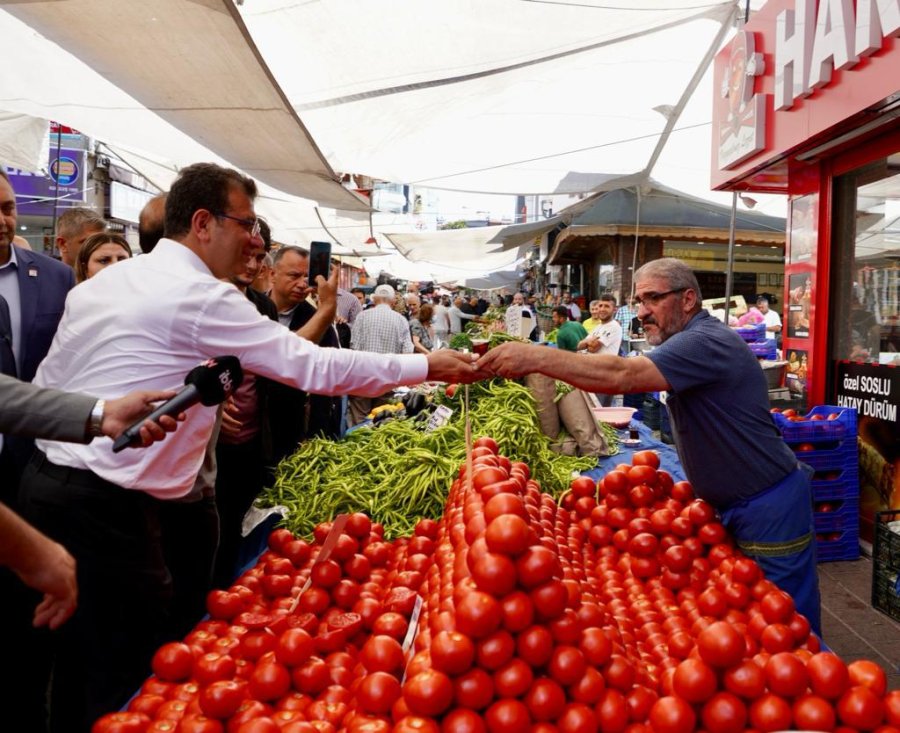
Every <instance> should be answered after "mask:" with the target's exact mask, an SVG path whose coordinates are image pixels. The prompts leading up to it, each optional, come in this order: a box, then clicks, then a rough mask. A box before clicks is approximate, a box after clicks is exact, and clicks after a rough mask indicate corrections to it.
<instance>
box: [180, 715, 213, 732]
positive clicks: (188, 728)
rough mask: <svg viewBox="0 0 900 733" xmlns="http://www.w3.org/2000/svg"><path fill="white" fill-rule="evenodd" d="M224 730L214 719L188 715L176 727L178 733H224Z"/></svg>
mask: <svg viewBox="0 0 900 733" xmlns="http://www.w3.org/2000/svg"><path fill="white" fill-rule="evenodd" d="M224 731H225V728H224V727H223V726H222V724H221V723H220V722H219V721H218V720H216V719H215V718H207V717H206V716H205V715H188V716H186V717H185V718H184V719H182V721H181V723H180V724H179V727H178V732H179V733H224Z"/></svg>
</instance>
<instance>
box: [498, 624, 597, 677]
mask: <svg viewBox="0 0 900 733" xmlns="http://www.w3.org/2000/svg"><path fill="white" fill-rule="evenodd" d="M598 631H599V629H598ZM600 633H601V634H602V632H600ZM611 651H612V649H611V647H610V652H611ZM516 653H517V654H518V655H519V657H520V658H521V659H523V660H525V661H526V662H527V663H528V664H530V665H531V666H532V667H542V666H544V665H545V664H546V663H547V662H549V661H550V657H551V655H552V654H553V635H552V634H551V633H550V630H549V629H547V627H546V626H537V625H536V626H531V627H529V628H527V629H525V631H522V632H520V633H519V635H518V637H517V638H516ZM585 653H588V652H585ZM598 658H599V657H598Z"/></svg>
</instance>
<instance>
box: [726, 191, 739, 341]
mask: <svg viewBox="0 0 900 733" xmlns="http://www.w3.org/2000/svg"><path fill="white" fill-rule="evenodd" d="M737 200H738V193H737V191H732V192H731V223H730V224H729V225H728V265H727V268H728V269H727V270H726V271H725V325H726V326H727V325H728V313H729V311H730V308H729V306H730V305H731V289H732V287H733V279H734V225H735V219H736V218H737Z"/></svg>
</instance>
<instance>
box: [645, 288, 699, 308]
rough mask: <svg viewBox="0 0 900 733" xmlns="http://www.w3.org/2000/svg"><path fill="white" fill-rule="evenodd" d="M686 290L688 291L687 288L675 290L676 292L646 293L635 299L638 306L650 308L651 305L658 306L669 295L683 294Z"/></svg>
mask: <svg viewBox="0 0 900 733" xmlns="http://www.w3.org/2000/svg"><path fill="white" fill-rule="evenodd" d="M685 290H687V288H675V289H674V290H666V291H665V292H664V293H644V294H643V295H636V296H635V299H636V300H637V302H638V305H642V306H644V307H645V308H649V307H650V306H651V305H658V304H659V303H660V301H662V299H663V298H665V297H666V296H667V295H671V294H672V293H682V292H684V291H685Z"/></svg>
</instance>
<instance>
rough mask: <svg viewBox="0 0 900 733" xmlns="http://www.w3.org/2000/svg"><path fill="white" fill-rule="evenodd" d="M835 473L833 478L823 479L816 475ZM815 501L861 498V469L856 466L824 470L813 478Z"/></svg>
mask: <svg viewBox="0 0 900 733" xmlns="http://www.w3.org/2000/svg"><path fill="white" fill-rule="evenodd" d="M828 475H835V478H832V479H821V478H816V476H828ZM812 495H813V501H836V500H841V499H857V500H858V499H859V470H858V469H857V467H856V466H850V467H846V468H844V469H843V470H841V469H836V470H834V471H822V472H819V473H817V474H815V476H813V480H812Z"/></svg>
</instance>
